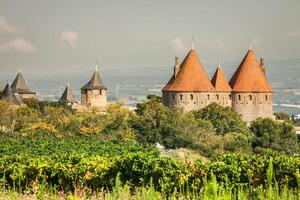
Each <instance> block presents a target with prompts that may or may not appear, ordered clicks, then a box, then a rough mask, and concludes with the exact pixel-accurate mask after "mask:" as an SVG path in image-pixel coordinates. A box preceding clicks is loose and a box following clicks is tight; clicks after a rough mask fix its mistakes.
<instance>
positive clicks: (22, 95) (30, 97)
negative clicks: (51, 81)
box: [19, 94, 36, 99]
mask: <svg viewBox="0 0 300 200" xmlns="http://www.w3.org/2000/svg"><path fill="white" fill-rule="evenodd" d="M19 95H20V97H21V98H22V99H35V98H36V95H35V94H19Z"/></svg>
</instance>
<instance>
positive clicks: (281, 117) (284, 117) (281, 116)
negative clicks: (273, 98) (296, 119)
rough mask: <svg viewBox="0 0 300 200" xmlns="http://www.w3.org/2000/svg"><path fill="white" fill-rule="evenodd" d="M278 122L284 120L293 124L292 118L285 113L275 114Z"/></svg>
mask: <svg viewBox="0 0 300 200" xmlns="http://www.w3.org/2000/svg"><path fill="white" fill-rule="evenodd" d="M274 115H275V117H276V119H277V120H283V121H287V122H291V116H290V115H289V114H288V113H285V112H276V113H274Z"/></svg>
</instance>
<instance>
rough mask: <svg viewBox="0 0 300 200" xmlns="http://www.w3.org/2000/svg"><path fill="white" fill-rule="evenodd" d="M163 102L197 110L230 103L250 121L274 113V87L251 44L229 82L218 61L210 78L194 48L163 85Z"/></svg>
mask: <svg viewBox="0 0 300 200" xmlns="http://www.w3.org/2000/svg"><path fill="white" fill-rule="evenodd" d="M162 96H163V101H164V104H165V105H166V106H168V107H174V106H177V107H181V108H182V109H183V111H191V110H197V109H201V108H204V107H206V106H207V105H209V104H211V103H217V104H219V105H221V106H224V107H226V106H230V107H232V108H233V109H234V110H235V111H236V112H237V113H239V114H240V115H241V116H242V118H243V120H244V121H246V122H247V123H249V122H250V121H252V120H254V119H255V118H257V117H270V118H272V117H273V109H272V88H271V86H270V84H269V83H268V81H267V78H266V75H265V67H264V63H263V59H261V62H260V64H258V62H257V60H256V57H255V55H254V52H253V50H252V49H251V48H250V49H249V50H248V52H247V54H246V55H245V57H244V59H243V60H242V62H241V64H240V65H239V66H238V68H237V69H236V71H235V72H234V74H233V76H232V78H231V79H230V81H229V82H228V81H227V79H226V77H225V75H224V72H223V70H222V68H221V66H220V65H219V66H218V67H217V69H216V71H215V73H214V75H213V78H212V79H211V80H210V79H209V77H208V75H207V74H206V72H205V70H204V67H203V65H202V63H201V61H200V60H199V58H198V56H197V54H196V51H195V49H194V48H192V49H191V50H190V51H189V53H188V54H187V56H186V57H185V59H184V60H183V61H182V63H181V64H179V58H178V57H176V58H175V66H174V73H173V76H172V77H171V79H170V80H169V82H168V83H167V84H166V85H165V87H164V88H163V89H162Z"/></svg>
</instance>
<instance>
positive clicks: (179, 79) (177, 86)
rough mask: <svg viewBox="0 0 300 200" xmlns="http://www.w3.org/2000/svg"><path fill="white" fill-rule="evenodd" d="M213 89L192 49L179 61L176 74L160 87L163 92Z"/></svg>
mask: <svg viewBox="0 0 300 200" xmlns="http://www.w3.org/2000/svg"><path fill="white" fill-rule="evenodd" d="M213 90H214V87H213V85H212V84H211V82H210V80H209V78H208V76H207V74H206V72H205V70H204V67H203V65H202V63H201V61H200V60H199V58H198V56H197V53H196V51H195V50H194V49H191V50H190V51H189V53H188V54H187V56H186V57H185V59H184V60H183V62H182V63H181V65H180V70H179V72H178V74H177V76H176V77H175V76H174V75H173V76H172V78H171V79H170V80H169V82H168V83H167V85H166V86H165V87H164V88H163V89H162V91H163V92H207V91H213Z"/></svg>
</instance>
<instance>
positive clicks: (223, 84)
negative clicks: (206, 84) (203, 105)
mask: <svg viewBox="0 0 300 200" xmlns="http://www.w3.org/2000/svg"><path fill="white" fill-rule="evenodd" d="M211 83H212V85H213V86H214V88H215V94H214V102H216V103H217V104H219V105H220V106H224V107H227V106H229V107H231V87H230V85H229V84H228V81H227V79H226V77H225V74H224V72H223V70H222V68H221V65H218V67H217V70H216V72H215V73H214V76H213V78H212V79H211Z"/></svg>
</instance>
